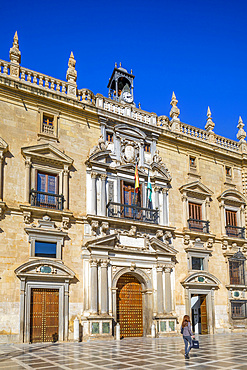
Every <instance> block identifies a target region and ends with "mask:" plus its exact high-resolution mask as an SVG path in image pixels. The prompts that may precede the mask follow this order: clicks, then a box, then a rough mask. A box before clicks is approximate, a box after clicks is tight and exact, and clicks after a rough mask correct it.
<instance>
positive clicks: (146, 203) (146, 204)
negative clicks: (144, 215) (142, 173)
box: [146, 169, 149, 208]
mask: <svg viewBox="0 0 247 370" xmlns="http://www.w3.org/2000/svg"><path fill="white" fill-rule="evenodd" d="M148 179H149V169H148ZM146 208H148V181H147V197H146Z"/></svg>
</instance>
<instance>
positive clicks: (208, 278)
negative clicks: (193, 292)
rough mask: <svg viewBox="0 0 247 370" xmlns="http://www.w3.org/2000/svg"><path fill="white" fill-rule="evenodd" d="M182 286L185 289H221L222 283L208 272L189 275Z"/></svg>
mask: <svg viewBox="0 0 247 370" xmlns="http://www.w3.org/2000/svg"><path fill="white" fill-rule="evenodd" d="M181 284H182V285H183V286H184V287H185V288H192V287H196V288H201V289H209V288H219V284H220V281H219V279H217V278H216V277H215V276H214V275H212V274H210V273H209V272H206V271H201V272H196V273H194V274H190V275H188V276H187V277H186V278H185V279H184V280H183V281H182V282H181Z"/></svg>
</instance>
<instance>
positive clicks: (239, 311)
mask: <svg viewBox="0 0 247 370" xmlns="http://www.w3.org/2000/svg"><path fill="white" fill-rule="evenodd" d="M231 311H232V318H234V319H240V318H245V317H246V313H247V311H246V301H232V302H231Z"/></svg>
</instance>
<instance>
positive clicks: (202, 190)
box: [179, 181, 213, 199]
mask: <svg viewBox="0 0 247 370" xmlns="http://www.w3.org/2000/svg"><path fill="white" fill-rule="evenodd" d="M179 190H180V192H181V193H187V195H190V196H193V197H195V198H203V199H206V198H207V197H211V196H212V195H213V192H212V191H211V190H210V189H209V188H208V187H207V186H205V185H203V184H202V183H201V182H200V181H193V182H190V183H189V184H186V185H183V186H181V187H180V188H179Z"/></svg>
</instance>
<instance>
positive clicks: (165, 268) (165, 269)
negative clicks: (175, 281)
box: [164, 266, 172, 274]
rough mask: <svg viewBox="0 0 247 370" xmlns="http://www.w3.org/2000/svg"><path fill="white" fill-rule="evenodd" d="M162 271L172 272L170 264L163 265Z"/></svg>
mask: <svg viewBox="0 0 247 370" xmlns="http://www.w3.org/2000/svg"><path fill="white" fill-rule="evenodd" d="M164 271H165V272H166V273H169V274H170V273H171V272H172V266H164Z"/></svg>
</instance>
